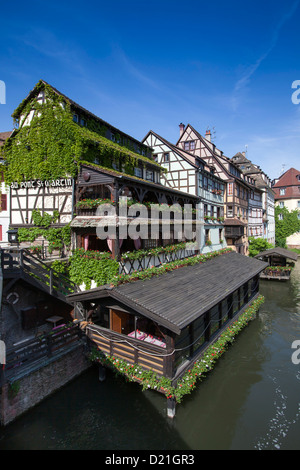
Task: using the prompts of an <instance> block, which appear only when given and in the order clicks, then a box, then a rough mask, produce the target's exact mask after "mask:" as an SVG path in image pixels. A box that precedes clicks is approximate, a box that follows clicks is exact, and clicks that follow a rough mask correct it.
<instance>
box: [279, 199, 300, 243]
mask: <svg viewBox="0 0 300 470" xmlns="http://www.w3.org/2000/svg"><path fill="white" fill-rule="evenodd" d="M279 214H281V215H282V218H281V219H279ZM298 214H299V212H298V210H297V209H295V210H293V211H289V210H288V209H287V208H286V207H279V206H276V207H275V240H276V245H277V246H278V245H279V246H284V245H285V240H286V238H287V237H289V236H290V235H293V233H296V232H300V219H299V218H298Z"/></svg>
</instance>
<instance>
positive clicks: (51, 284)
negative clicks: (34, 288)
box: [49, 269, 53, 294]
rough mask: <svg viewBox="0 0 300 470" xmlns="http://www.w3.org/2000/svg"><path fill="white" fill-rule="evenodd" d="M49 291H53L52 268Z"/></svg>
mask: <svg viewBox="0 0 300 470" xmlns="http://www.w3.org/2000/svg"><path fill="white" fill-rule="evenodd" d="M49 292H50V294H52V292H53V270H52V269H50V279H49Z"/></svg>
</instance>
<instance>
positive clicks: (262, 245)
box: [249, 237, 273, 257]
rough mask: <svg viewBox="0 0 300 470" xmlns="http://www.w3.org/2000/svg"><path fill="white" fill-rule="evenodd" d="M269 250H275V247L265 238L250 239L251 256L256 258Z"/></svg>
mask: <svg viewBox="0 0 300 470" xmlns="http://www.w3.org/2000/svg"><path fill="white" fill-rule="evenodd" d="M269 248H273V245H272V244H271V243H269V242H268V241H267V240H265V239H264V238H254V237H249V256H252V257H253V256H256V255H258V253H261V252H262V251H265V250H269Z"/></svg>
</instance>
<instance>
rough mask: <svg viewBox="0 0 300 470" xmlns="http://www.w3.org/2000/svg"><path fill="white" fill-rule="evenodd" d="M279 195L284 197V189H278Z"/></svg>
mask: <svg viewBox="0 0 300 470" xmlns="http://www.w3.org/2000/svg"><path fill="white" fill-rule="evenodd" d="M279 194H280V196H284V195H285V188H280V191H279Z"/></svg>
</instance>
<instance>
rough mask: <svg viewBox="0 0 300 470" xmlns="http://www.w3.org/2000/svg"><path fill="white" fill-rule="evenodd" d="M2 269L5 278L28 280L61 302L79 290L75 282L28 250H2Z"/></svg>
mask: <svg viewBox="0 0 300 470" xmlns="http://www.w3.org/2000/svg"><path fill="white" fill-rule="evenodd" d="M1 267H2V273H3V277H4V278H5V277H6V278H13V277H23V278H26V279H27V280H29V281H30V282H31V283H34V284H37V285H38V286H39V287H40V288H42V289H43V290H44V291H46V292H47V293H49V294H51V295H54V296H56V297H58V298H60V299H61V300H65V297H66V295H68V294H71V293H73V292H76V291H78V290H79V288H78V287H77V285H76V284H75V283H74V282H72V281H71V280H70V279H68V278H67V277H65V276H63V275H62V274H60V273H57V272H56V271H54V270H53V269H51V268H50V267H49V266H48V265H47V264H45V263H43V261H41V260H40V259H39V258H37V257H35V256H33V255H32V254H31V253H30V252H29V251H28V250H26V249H18V248H13V249H9V248H8V249H2V250H1Z"/></svg>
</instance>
